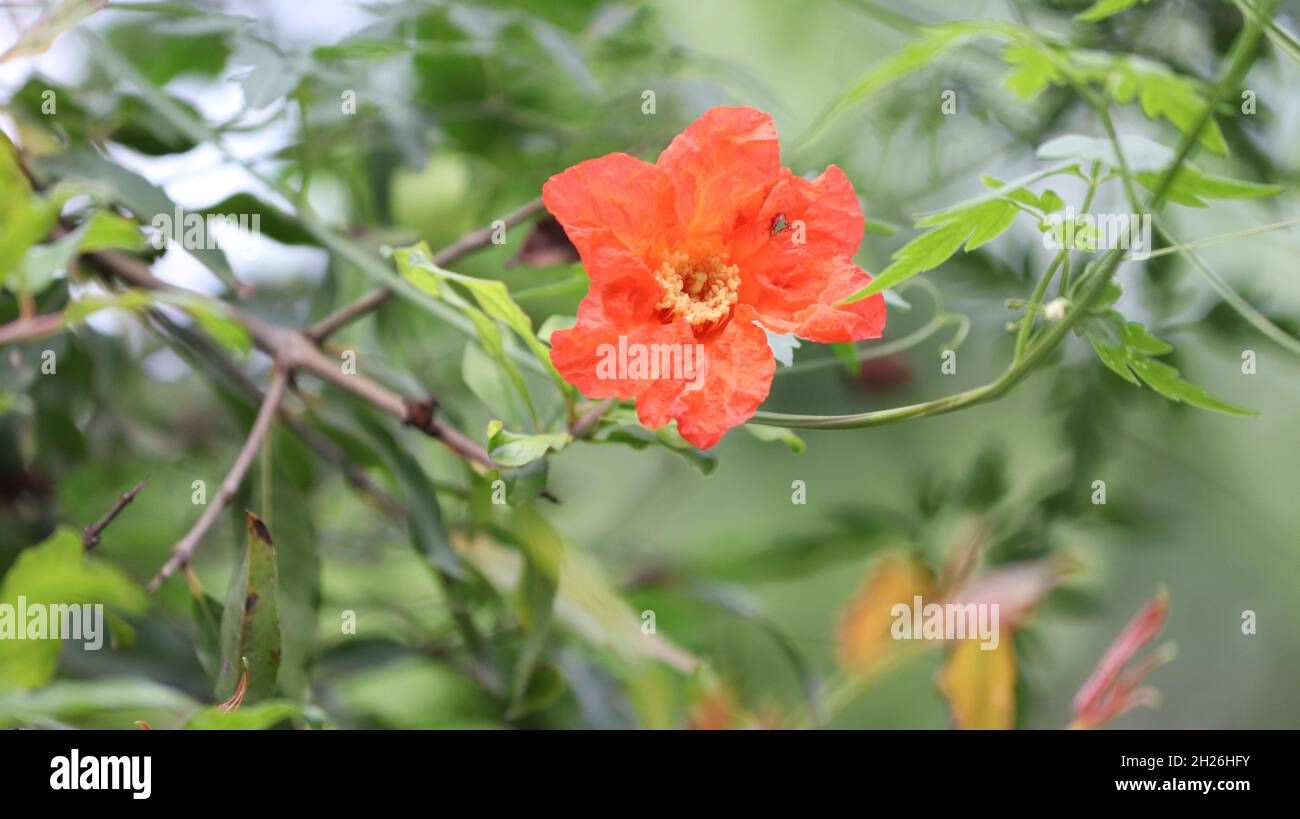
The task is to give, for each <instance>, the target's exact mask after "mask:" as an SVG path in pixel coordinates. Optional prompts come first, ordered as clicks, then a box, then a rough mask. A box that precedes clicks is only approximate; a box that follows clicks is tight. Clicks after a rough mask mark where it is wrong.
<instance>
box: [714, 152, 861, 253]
mask: <svg viewBox="0 0 1300 819" xmlns="http://www.w3.org/2000/svg"><path fill="white" fill-rule="evenodd" d="M865 226H866V220H865V219H864V218H863V216H862V208H861V207H860V206H859V205H858V195H857V193H856V192H855V191H854V190H853V183H852V182H850V181H849V178H848V177H847V176H845V175H844V171H842V170H840V169H839V168H838V167H837V166H835V165H831V166H829V167H827V168H826V170H825V171H823V172H822V174H821V176H818V177H817V178H816V179H813V180H808V179H804V178H803V177H801V176H796V175H795V174H794V173H793V172H791V171H790V170H789V169H788V168H782V169H781V171H780V175H779V178H778V181H777V183H776V185H775V186H773V188H772V189H771V191H769V192H768V194H767V198H766V199H765V200H764V201H763V205H762V207H761V208H760V209H759V211H758V215H757V218H756V219H755V220H754V221H752V222H750V223H748V224H746V225H744V226H743V227H742V228H741V229H740V230H738V231H736V233H734V234H733V235H732V236H730V237H728V241H729V244H730V245H731V248H732V256H733V260H734V261H735V262H736V263H737V264H742V265H744V266H745V268H746V269H751V270H754V271H756V272H758V273H764V274H766V273H771V272H773V271H781V270H789V269H791V268H792V267H795V266H796V265H798V264H799V263H800V262H801V261H803V260H804V259H807V258H809V257H816V258H829V257H832V256H849V257H850V258H851V257H852V256H853V254H855V253H857V252H858V246H859V245H861V244H862V231H863V230H864V228H865Z"/></svg>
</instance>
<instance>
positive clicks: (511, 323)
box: [393, 242, 577, 404]
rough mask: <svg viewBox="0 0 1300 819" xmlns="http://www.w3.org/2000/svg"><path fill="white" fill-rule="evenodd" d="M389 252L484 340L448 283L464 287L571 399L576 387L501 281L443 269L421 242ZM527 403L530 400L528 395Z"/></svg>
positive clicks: (402, 271)
mask: <svg viewBox="0 0 1300 819" xmlns="http://www.w3.org/2000/svg"><path fill="white" fill-rule="evenodd" d="M393 256H394V259H395V260H396V262H397V272H398V273H399V274H400V275H401V276H402V277H403V278H404V279H406V280H407V281H409V282H411V283H412V284H414V285H415V286H416V287H418V288H420V289H421V290H423V291H424V292H425V293H427V294H429V295H430V296H433V297H434V298H437V299H441V300H442V301H445V302H447V303H448V304H450V305H452V306H453V307H456V308H457V309H459V310H460V311H461V312H462V313H465V314H466V315H467V316H468V317H469V318H470V320H471V321H472V322H474V325H475V327H476V329H477V330H478V331H479V340H480V341H484V338H483V335H482V334H483V323H482V322H481V321H480V320H478V319H476V317H475V316H474V315H473V312H474V311H473V308H472V307H471V306H470V305H468V304H467V303H466V302H465V301H464V299H462V298H460V296H459V295H458V294H456V293H455V292H453V291H452V290H451V288H450V287H449V286H448V283H451V282H454V283H455V284H457V285H459V286H461V287H463V288H465V289H466V290H467V291H469V294H470V295H471V296H473V298H474V301H475V302H477V304H478V306H479V309H480V310H482V312H483V313H486V314H487V315H488V316H490V317H491V318H493V319H495V320H497V321H500V322H501V323H502V324H504V325H505V326H506V327H507V328H509V329H510V330H511V331H512V332H513V333H514V334H515V335H517V336H518V337H519V339H520V340H521V341H523V343H524V345H525V346H526V347H527V348H528V350H529V352H531V353H532V354H533V357H534V358H536V359H537V361H538V363H539V364H540V365H541V368H542V371H543V372H545V373H548V374H549V375H550V377H551V380H552V381H553V382H554V383H555V385H556V388H557V389H559V391H560V393H561V394H562V395H564V396H566V400H572V398H573V397H574V396H575V395H576V394H577V393H576V390H574V388H573V387H572V386H571V385H570V384H569V383H568V382H567V381H565V380H564V378H563V377H562V376H561V375H560V374H559V372H558V371H557V370H556V369H555V366H554V365H553V364H552V363H551V354H550V350H549V348H548V347H547V346H546V345H545V344H543V343H542V341H541V339H539V338H538V337H537V334H536V333H535V332H533V322H532V320H531V319H530V318H528V314H527V313H525V312H524V311H523V308H521V307H520V306H519V305H518V304H516V303H515V301H514V299H512V298H511V297H510V291H509V290H508V289H507V288H506V285H505V282H501V281H496V280H493V279H476V278H474V277H472V276H464V275H461V274H459V273H453V272H452V271H450V270H444V269H443V268H441V267H439V266H438V265H437V264H435V263H434V261H433V253H432V251H430V250H429V246H428V244H426V243H425V242H420V243H419V244H416V245H412V246H410V247H404V248H398V249H397V250H396V251H394V253H393ZM492 343H493V342H491V341H490V340H489V341H486V342H485V345H484V346H485V349H487V350H488V352H489V353H491V352H492V348H491V347H490V346H489V345H491V344H492ZM494 357H495V356H494ZM511 366H513V365H511ZM529 403H530V404H531V399H530V400H529Z"/></svg>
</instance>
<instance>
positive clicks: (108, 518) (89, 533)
mask: <svg viewBox="0 0 1300 819" xmlns="http://www.w3.org/2000/svg"><path fill="white" fill-rule="evenodd" d="M145 483H146V481H143V480H142V481H140V482H139V483H137V484H136V485H135V486H133V487H131V488H130V489H128V490H127V491H125V492H123V493H122V497H120V498H118V499H117V503H115V504H113V508H111V509H109V510H108V511H107V512H105V513H104V516H103V517H102V518H100V519H99V520H97V521H95V522H94V523H92V524H91V525H89V526H87V527H86V528H85V529H83V530H81V545H82V546H84V547H85V548H86V551H90V550H91V549H93V548H95V547H96V546H98V545H99V536H100V535H101V534H103V532H104V528H105V527H107V526H108V524H110V523H112V522H113V519H114V518H116V517H117V516H118V515H119V514H121V512H122V510H123V509H125V508H126V507H127V506H129V505H130V503H131V501H133V500H135V496H136V495H138V494H140V490H141V489H144V485H145Z"/></svg>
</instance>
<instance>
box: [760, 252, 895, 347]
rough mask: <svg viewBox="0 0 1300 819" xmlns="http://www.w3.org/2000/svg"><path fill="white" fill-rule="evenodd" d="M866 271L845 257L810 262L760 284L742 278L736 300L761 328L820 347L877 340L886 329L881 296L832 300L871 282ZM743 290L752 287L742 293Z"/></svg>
mask: <svg viewBox="0 0 1300 819" xmlns="http://www.w3.org/2000/svg"><path fill="white" fill-rule="evenodd" d="M870 281H871V277H870V276H868V275H867V273H866V271H864V270H863V269H862V268H860V267H858V266H857V265H855V264H854V263H853V262H851V261H849V258H848V257H847V256H836V257H833V258H830V259H820V260H819V259H809V260H807V261H805V262H803V263H802V264H801V265H800V266H799V267H798V268H795V269H794V270H791V271H788V272H787V273H783V274H781V275H780V276H779V277H778V278H774V279H767V280H765V281H763V282H762V283H761V284H751V283H750V282H751V280H746V282H745V285H744V286H743V287H742V290H741V301H744V302H747V303H749V304H750V305H751V306H752V307H753V309H754V312H755V313H756V314H757V315H758V320H759V321H760V322H762V324H763V326H765V327H767V328H768V329H769V330H772V331H773V332H777V333H794V334H795V335H797V336H799V337H800V338H806V339H808V340H809V341H817V342H822V343H830V342H848V341H860V340H862V339H864V338H880V336H881V334H882V333H883V332H884V331H885V297H884V296H883V295H881V294H879V293H877V294H876V295H874V296H869V297H867V298H865V299H860V300H859V301H855V302H853V303H852V304H846V305H844V306H843V307H836V306H834V305H835V302H837V301H839V300H840V299H843V298H845V297H847V296H851V295H853V294H854V293H856V292H857V291H858V290H861V289H862V288H863V287H866V286H867V284H868V283H870ZM745 288H751V292H749V293H746V292H745Z"/></svg>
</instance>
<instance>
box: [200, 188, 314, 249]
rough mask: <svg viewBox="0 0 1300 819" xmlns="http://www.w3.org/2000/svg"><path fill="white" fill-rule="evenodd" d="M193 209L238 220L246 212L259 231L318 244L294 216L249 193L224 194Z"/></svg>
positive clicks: (299, 242)
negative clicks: (216, 200)
mask: <svg viewBox="0 0 1300 819" xmlns="http://www.w3.org/2000/svg"><path fill="white" fill-rule="evenodd" d="M195 212H196V213H201V214H203V215H204V216H234V217H235V219H234V221H235V222H238V221H239V218H238V217H240V216H247V217H249V219H250V221H251V218H252V217H253V216H256V217H257V220H258V230H259V232H261V233H262V234H263V235H265V236H268V237H270V238H272V239H274V240H276V241H277V242H281V243H283V244H286V245H319V244H320V242H318V241H317V240H316V239H315V237H313V236H312V235H311V233H309V232H308V231H307V229H306V228H304V227H303V226H302V225H301V224H300V223H299V222H298V220H297V219H295V218H294V217H292V216H290V215H289V214H287V213H285V212H284V211H282V210H280V209H279V208H277V207H275V206H274V205H272V204H270V203H268V202H265V201H263V200H262V199H260V198H259V197H257V196H254V195H253V194H251V193H236V194H233V195H231V196H227V197H226V198H225V199H222V200H221V201H220V202H217V203H216V204H212V205H208V206H207V207H206V208H202V209H200V210H198V211H195Z"/></svg>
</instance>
